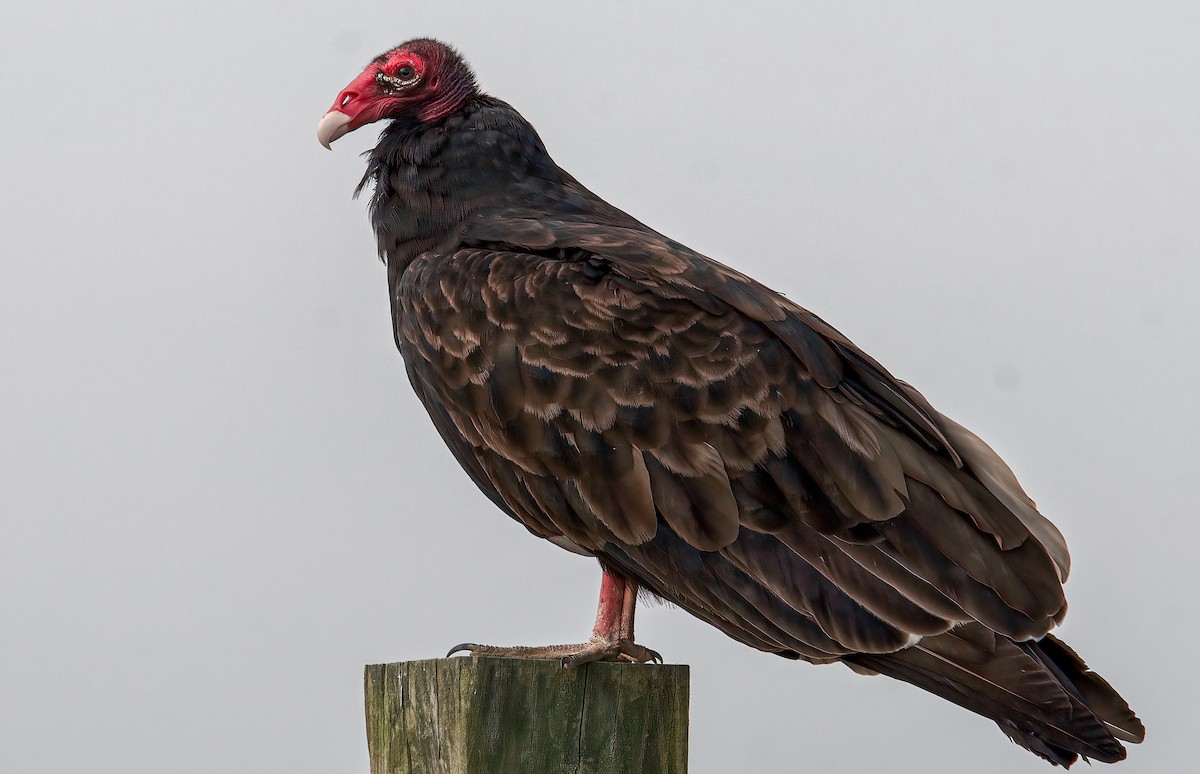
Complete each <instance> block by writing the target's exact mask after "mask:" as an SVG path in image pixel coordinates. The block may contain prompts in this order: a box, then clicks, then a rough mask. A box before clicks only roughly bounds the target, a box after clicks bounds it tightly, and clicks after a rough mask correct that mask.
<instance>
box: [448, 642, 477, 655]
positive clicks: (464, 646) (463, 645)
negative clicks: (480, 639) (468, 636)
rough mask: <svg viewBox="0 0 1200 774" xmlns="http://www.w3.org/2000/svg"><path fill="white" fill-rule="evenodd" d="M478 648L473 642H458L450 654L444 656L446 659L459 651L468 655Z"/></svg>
mask: <svg viewBox="0 0 1200 774" xmlns="http://www.w3.org/2000/svg"><path fill="white" fill-rule="evenodd" d="M478 647H479V646H478V645H476V644H475V643H473V642H460V643H458V644H457V645H455V646H454V647H453V648H451V649H450V652H449V653H447V654H446V658H450V657H451V656H453V655H454V654H455V653H458V652H459V651H463V650H465V651H467V652H468V653H470V652H471V651H473V650H475V649H476V648H478Z"/></svg>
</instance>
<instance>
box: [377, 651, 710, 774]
mask: <svg viewBox="0 0 1200 774" xmlns="http://www.w3.org/2000/svg"><path fill="white" fill-rule="evenodd" d="M364 683H365V691H366V713H367V744H368V748H369V750H370V756H371V774H507V773H508V772H512V773H513V774H526V773H528V774H542V773H543V772H545V773H546V774H624V773H626V772H627V773H628V774H639V773H640V774H685V772H686V771H687V733H688V689H689V671H688V667H687V666H685V665H647V664H588V665H585V666H582V667H576V668H574V669H563V668H562V667H560V666H559V665H558V662H555V661H521V660H514V659H488V658H480V659H466V658H454V659H432V660H427V661H408V662H402V663H398V664H374V665H370V666H368V667H367V668H366V672H365V675H364Z"/></svg>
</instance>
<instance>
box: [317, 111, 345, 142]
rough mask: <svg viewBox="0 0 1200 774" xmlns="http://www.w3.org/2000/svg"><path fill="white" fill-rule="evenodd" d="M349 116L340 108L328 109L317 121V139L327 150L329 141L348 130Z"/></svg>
mask: <svg viewBox="0 0 1200 774" xmlns="http://www.w3.org/2000/svg"><path fill="white" fill-rule="evenodd" d="M350 121H351V118H350V116H348V115H346V114H345V113H343V112H342V111H340V110H330V111H329V112H328V113H326V114H325V115H323V116H321V120H320V121H318V122H317V140H318V141H319V142H320V143H321V144H322V145H324V146H325V147H326V148H329V150H333V148H330V147H329V143H331V142H333V141H334V140H336V139H337V138H339V137H341V136H342V135H343V134H346V133H347V132H349V131H350Z"/></svg>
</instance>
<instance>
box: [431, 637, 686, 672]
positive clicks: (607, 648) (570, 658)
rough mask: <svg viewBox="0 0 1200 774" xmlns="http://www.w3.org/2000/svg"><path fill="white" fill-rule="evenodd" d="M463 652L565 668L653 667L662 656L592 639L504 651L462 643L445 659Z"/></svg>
mask: <svg viewBox="0 0 1200 774" xmlns="http://www.w3.org/2000/svg"><path fill="white" fill-rule="evenodd" d="M463 651H466V652H467V653H469V654H470V655H471V656H472V657H479V656H484V657H490V658H526V659H543V660H550V659H553V660H557V661H558V662H559V663H560V664H562V666H564V667H572V666H578V665H580V664H588V663H591V662H593V661H617V662H621V663H629V664H645V663H646V662H648V661H653V662H654V663H656V664H661V663H662V662H663V659H662V656H660V655H659V654H658V653H657V652H655V651H653V650H650V649H649V648H647V647H643V646H642V645H638V644H637V643H636V642H634V641H633V640H629V639H617V640H606V639H602V638H599V637H593V638H592V639H590V640H588V641H587V642H581V643H578V644H575V645H546V646H543V647H527V646H522V645H515V646H509V647H505V646H496V645H477V644H475V643H473V642H464V643H462V644H461V645H455V646H454V647H453V648H451V649H450V652H449V653H447V654H446V657H447V658H449V657H450V656H453V655H454V654H455V653H461V652H463Z"/></svg>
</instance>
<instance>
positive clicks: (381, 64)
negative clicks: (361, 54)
mask: <svg viewBox="0 0 1200 774" xmlns="http://www.w3.org/2000/svg"><path fill="white" fill-rule="evenodd" d="M475 93H476V87H475V76H474V75H473V74H472V73H471V68H469V67H467V63H466V62H464V61H463V59H462V57H461V56H459V54H458V52H457V51H455V50H454V49H452V48H450V47H449V46H447V45H446V44H445V43H439V42H438V41H436V40H429V39H428V38H418V39H417V40H410V41H408V42H407V43H402V44H400V45H399V46H397V47H395V48H393V49H392V50H391V51H387V52H385V53H383V54H380V55H379V56H377V57H375V59H373V60H372V61H371V63H370V64H369V65H367V69H365V70H363V71H362V74H361V75H359V76H358V77H357V78H355V79H354V80H352V81H350V85H349V86H347V87H346V88H344V89H342V93H341V94H338V96H337V99H336V100H335V101H334V103H333V107H332V108H330V109H329V112H328V113H326V114H325V116H324V117H323V118H322V119H321V121H320V123H318V124H317V139H318V140H320V141H321V144H322V145H324V146H325V147H326V148H328V147H329V143H331V142H333V141H334V140H336V139H337V138H339V137H341V136H342V135H344V134H349V133H350V132H353V131H354V130H355V129H357V128H359V127H360V126H365V125H366V124H369V123H372V122H374V121H379V120H381V119H384V118H402V117H412V118H415V119H416V120H419V121H437V120H438V119H440V118H444V117H445V116H446V115H448V114H450V113H452V112H453V111H454V110H456V109H457V108H458V107H460V106H461V105H462V104H463V102H465V101H466V100H467V99H468V98H470V97H471V96H472V95H473V94H475Z"/></svg>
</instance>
